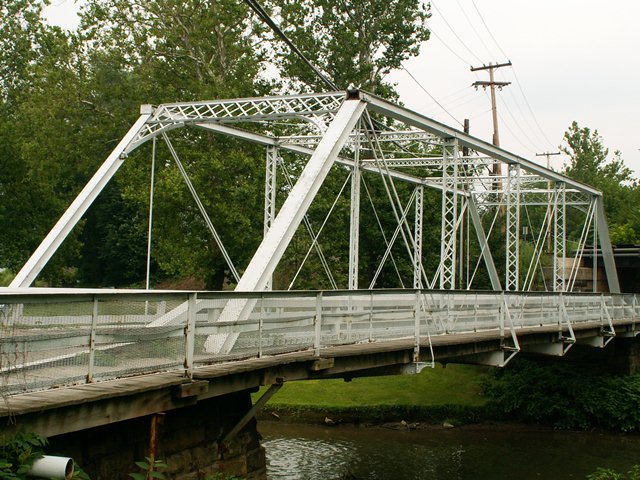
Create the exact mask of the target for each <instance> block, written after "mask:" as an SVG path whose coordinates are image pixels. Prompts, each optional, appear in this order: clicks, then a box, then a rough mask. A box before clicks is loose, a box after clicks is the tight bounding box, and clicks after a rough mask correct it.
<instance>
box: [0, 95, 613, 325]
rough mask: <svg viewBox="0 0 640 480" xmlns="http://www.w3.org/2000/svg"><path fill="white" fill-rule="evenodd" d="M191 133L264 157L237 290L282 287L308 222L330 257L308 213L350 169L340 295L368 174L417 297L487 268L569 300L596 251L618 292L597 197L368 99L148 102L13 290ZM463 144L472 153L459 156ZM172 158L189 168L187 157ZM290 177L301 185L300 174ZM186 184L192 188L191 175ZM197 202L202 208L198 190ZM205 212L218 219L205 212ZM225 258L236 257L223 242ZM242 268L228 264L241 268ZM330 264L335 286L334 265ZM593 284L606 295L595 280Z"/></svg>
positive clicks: (470, 283)
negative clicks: (256, 233)
mask: <svg viewBox="0 0 640 480" xmlns="http://www.w3.org/2000/svg"><path fill="white" fill-rule="evenodd" d="M374 118H375V119H376V120H375V121H374V120H373V119H374ZM252 123H253V124H254V125H255V127H252V131H249V130H247V129H246V125H248V124H252ZM381 125H389V126H381ZM189 126H191V127H195V128H198V129H201V130H204V131H208V132H212V133H215V134H222V135H228V136H231V137H234V138H238V139H243V140H245V141H248V142H252V143H255V144H258V145H262V146H264V147H265V148H266V175H265V179H266V181H265V189H264V192H265V203H264V238H263V240H262V243H261V244H260V246H259V247H258V249H257V251H256V252H255V254H254V256H253V258H252V260H251V261H250V262H249V264H248V265H246V266H239V267H240V268H239V269H238V277H239V279H238V282H237V287H236V289H237V290H239V291H262V290H265V289H268V288H270V287H271V278H272V275H273V272H274V270H275V268H276V266H277V264H278V262H279V260H280V259H281V257H282V255H283V253H284V252H285V250H286V248H287V246H288V245H289V243H290V241H291V239H292V237H293V235H294V233H295V232H296V230H297V229H298V226H299V225H300V224H301V223H304V224H305V225H306V227H307V229H308V230H309V232H310V234H311V237H312V239H313V242H314V243H316V242H317V243H318V247H317V248H316V251H317V253H318V255H320V256H321V257H323V255H322V250H321V249H320V246H319V244H320V243H321V241H322V239H321V238H318V235H317V234H316V233H314V232H315V231H314V229H313V227H312V226H311V225H310V223H309V221H308V219H307V218H306V213H307V211H308V209H309V207H310V205H311V204H312V203H313V201H314V199H315V196H316V194H317V193H318V191H319V189H320V188H321V186H322V184H323V182H324V180H325V178H326V177H327V174H328V173H329V171H330V169H332V168H345V167H346V168H347V169H348V170H349V171H350V179H351V195H350V218H351V222H350V242H349V245H350V251H349V254H348V258H349V267H348V278H346V279H334V281H333V282H332V285H334V286H335V287H341V286H346V287H347V288H349V289H357V288H358V287H359V282H358V278H359V277H361V275H362V272H360V271H359V253H360V248H361V242H359V235H360V216H361V214H362V213H361V208H360V204H361V193H364V192H366V193H367V195H369V192H368V190H367V188H366V180H367V178H371V176H379V177H380V178H381V179H382V182H383V184H384V188H385V191H386V193H387V197H388V202H389V206H390V207H391V208H392V209H393V213H394V218H395V220H396V222H397V225H396V226H395V229H396V231H395V233H393V234H392V233H391V232H387V234H385V232H382V236H383V238H384V241H385V242H386V246H387V250H388V254H387V255H385V259H384V260H383V261H387V260H389V261H392V262H394V254H393V253H392V247H393V242H394V241H395V240H396V238H400V239H401V241H402V242H404V248H405V251H406V255H407V257H408V258H409V263H410V265H412V266H413V278H412V279H406V281H407V284H410V283H412V284H413V286H414V288H422V287H423V286H424V287H427V288H433V287H434V286H436V285H437V286H438V287H439V288H441V289H456V288H460V287H461V286H462V288H466V289H473V288H474V286H475V285H476V283H474V282H476V281H477V278H478V277H479V276H480V273H478V272H482V271H484V272H486V275H488V278H489V280H490V284H491V286H492V288H493V289H496V290H500V289H503V288H504V289H505V290H535V289H545V288H546V289H547V290H552V291H556V292H564V291H571V290H573V289H575V288H576V285H577V284H576V278H577V277H578V270H579V268H578V264H579V262H580V260H581V258H582V255H583V253H584V251H585V249H587V248H593V247H594V246H595V245H599V247H600V251H601V252H602V257H603V261H604V266H605V270H606V273H607V280H608V284H609V290H610V291H611V292H619V285H618V280H617V275H616V272H615V264H614V261H613V253H612V248H611V243H610V240H609V233H608V228H607V224H606V219H605V217H604V210H603V207H602V195H601V193H600V192H599V191H597V190H595V189H593V188H591V187H589V186H588V185H584V184H581V183H579V182H576V181H574V180H571V179H569V178H567V177H565V176H563V175H561V174H560V173H557V172H555V171H552V170H548V169H546V168H544V167H542V166H540V165H538V164H536V163H534V162H533V161H530V160H527V159H525V158H522V157H520V156H517V155H514V154H512V153H510V152H507V151H505V150H502V149H500V148H498V147H495V146H493V145H491V144H489V143H487V142H484V141H482V140H480V139H477V138H475V137H472V136H470V135H468V134H466V133H463V132H461V131H459V130H456V129H453V128H451V127H448V126H446V125H444V124H441V123H439V122H436V121H434V120H432V119H430V118H428V117H425V116H423V115H420V114H418V113H416V112H412V111H410V110H407V109H405V108H403V107H400V106H398V105H395V104H393V103H390V102H388V101H386V100H383V99H381V98H378V97H376V96H374V95H370V94H368V93H365V92H362V91H348V92H330V93H322V94H309V95H290V96H274V97H264V98H249V99H233V100H216V101H205V102H187V103H174V104H164V105H159V106H157V107H153V106H150V105H145V106H143V107H142V108H141V116H140V118H139V119H138V120H137V122H136V123H135V124H134V125H133V126H132V128H131V129H130V130H129V132H128V133H127V134H126V135H125V137H124V138H123V139H122V141H121V142H120V143H119V144H118V146H117V147H116V148H115V149H114V151H113V152H112V153H111V155H109V157H108V158H107V160H106V161H105V162H104V164H103V165H102V166H101V167H100V168H99V169H98V171H97V172H96V174H95V175H94V177H93V178H92V179H91V180H90V181H89V182H88V183H87V185H86V186H85V188H84V189H83V190H82V192H81V193H80V194H79V195H78V197H77V198H76V199H75V200H74V202H73V203H72V204H71V206H70V207H69V208H68V210H67V211H66V212H65V213H64V215H63V216H62V217H61V218H60V220H59V221H58V223H57V224H56V225H55V226H54V227H53V228H52V230H51V231H50V233H49V234H48V235H47V237H46V238H45V239H44V240H43V242H42V243H41V245H40V246H39V247H38V249H37V250H36V251H35V252H34V254H33V255H32V257H31V258H30V259H29V260H28V262H27V263H26V264H25V265H24V267H23V268H22V270H21V271H20V272H19V273H18V275H17V276H16V278H15V280H14V281H13V283H12V285H11V286H12V287H26V286H30V285H31V284H32V283H33V281H34V280H35V278H36V276H37V275H38V274H39V272H40V271H41V270H42V268H43V267H44V265H45V264H46V263H47V261H48V260H49V259H50V258H51V256H52V255H53V254H54V253H55V251H56V250H57V249H58V247H59V246H60V244H61V243H62V242H63V241H64V239H65V237H66V236H67V235H68V234H69V232H70V231H71V229H72V228H73V227H74V226H75V224H76V223H77V222H78V221H79V220H80V218H81V217H82V215H83V214H84V213H85V212H86V210H87V209H88V208H89V206H90V205H91V203H92V202H93V201H94V200H95V198H96V197H97V196H98V195H99V193H100V192H101V191H102V189H103V188H104V186H105V185H106V184H107V183H108V182H109V180H110V179H111V178H112V177H113V175H114V174H115V173H116V172H117V170H118V169H119V167H120V166H121V165H122V164H123V162H125V161H126V159H127V158H128V156H129V155H131V154H132V153H133V151H134V150H135V149H136V148H138V147H140V146H141V145H143V144H144V143H145V142H147V141H149V140H151V139H155V138H162V139H163V140H165V141H166V143H167V144H168V145H170V141H169V138H168V133H169V132H171V131H174V130H178V129H181V128H183V127H189ZM274 132H278V133H277V134H276V133H274ZM172 134H173V133H172ZM463 148H464V149H465V152H466V151H468V152H470V153H468V154H467V153H465V155H464V156H463V155H461V152H462V149H463ZM284 152H289V153H288V154H291V153H292V154H294V155H297V156H298V157H300V156H302V157H303V158H308V160H307V162H306V165H305V166H304V169H303V170H302V172H301V174H300V176H299V178H298V180H297V183H295V184H292V185H291V186H290V188H288V189H287V190H288V191H289V194H288V197H287V198H286V200H285V201H284V203H283V204H282V205H277V198H276V191H277V189H278V181H280V182H282V180H279V175H278V173H277V172H278V165H281V166H282V167H283V168H285V169H286V165H285V164H284V162H285V160H283V156H282V153H284ZM173 153H174V152H173V150H172V154H173ZM174 159H175V162H176V164H177V165H180V160H179V158H177V155H174ZM496 163H498V164H504V165H505V167H503V168H502V169H501V171H502V172H504V173H503V174H501V175H500V176H495V175H493V173H492V172H493V170H494V169H493V166H494V165H495V164H496ZM334 165H335V166H339V167H334ZM285 171H286V170H285ZM284 177H287V178H288V179H290V175H284ZM185 181H187V182H189V181H188V177H186V174H185ZM397 182H407V183H409V184H411V185H412V186H413V188H412V191H413V195H412V199H411V200H410V201H409V202H407V199H406V198H405V199H402V198H401V195H399V194H398V189H397V188H396V183H397ZM361 186H364V188H363V189H361ZM425 188H426V190H425ZM429 191H432V192H436V193H435V195H440V197H441V211H440V213H439V216H440V218H437V217H436V218H433V215H434V212H433V211H432V210H433V209H431V210H430V209H428V208H427V199H428V198H432V197H426V195H430V194H431V193H430V192H429ZM192 194H193V197H194V199H195V200H196V201H197V202H199V200H198V194H197V193H196V192H195V191H192ZM411 205H414V208H415V214H414V215H415V216H414V219H413V220H412V218H411V217H412V215H409V207H411ZM201 210H202V209H201ZM202 213H203V216H205V217H206V212H204V211H203V212H202ZM429 215H431V218H428V216H429ZM376 219H377V214H376ZM207 220H208V221H207V225H208V226H209V228H210V230H211V232H212V234H214V235H216V236H217V234H216V233H215V232H216V230H215V227H214V223H215V219H207ZM377 221H378V223H379V224H380V222H379V219H377ZM426 222H429V223H430V224H432V225H434V224H435V225H438V224H439V225H440V229H441V231H440V238H441V248H440V258H439V259H438V261H437V262H430V264H437V265H438V268H437V270H436V271H431V272H427V271H425V267H424V265H425V262H424V261H423V260H424V259H423V252H424V251H425V250H428V249H425V248H424V247H425V245H423V235H424V225H425V224H426ZM411 223H413V225H411ZM380 225H381V224H380ZM381 226H382V225H381ZM471 231H475V235H471V234H470V233H469V232H471ZM575 232H578V233H577V234H576V233H575ZM570 235H573V237H571V238H569V237H570ZM574 237H575V238H574ZM469 238H476V239H477V243H475V242H473V243H474V244H475V246H473V245H470V244H469V241H468V240H467V239H469ZM387 239H390V241H388V240H387ZM216 241H220V240H219V238H216ZM523 242H524V243H528V244H530V245H531V246H532V248H528V249H526V250H527V251H530V250H533V254H532V255H529V256H530V257H531V258H528V257H527V258H521V255H522V252H523V249H522V248H521V245H522V244H523ZM220 243H221V242H220ZM548 245H552V248H551V249H549V248H548ZM221 251H223V252H224V251H225V250H224V248H223V247H222V245H221ZM428 251H433V249H431V250H428ZM396 255H397V253H396ZM496 256H500V257H504V258H505V260H504V270H503V271H500V270H502V267H501V269H500V270H499V269H497V268H496V265H495V264H494V262H493V258H494V257H496ZM231 260H232V259H230V258H227V261H228V263H229V265H230V267H231V269H232V270H235V268H234V267H233V266H232V263H231ZM323 266H324V267H325V269H328V270H329V271H328V275H329V276H330V277H332V274H331V272H330V268H329V262H327V261H326V259H325V260H324V261H323ZM521 266H523V267H522V271H521ZM525 267H526V268H525ZM525 269H526V272H525ZM396 270H397V268H396ZM465 272H466V273H465ZM545 272H547V273H546V274H545ZM548 272H551V273H550V274H549V273H548ZM545 275H547V276H548V278H546V277H545ZM463 277H465V278H463ZM594 277H595V274H594ZM368 281H369V280H368V279H367V282H368ZM401 282H402V279H401ZM373 283H375V282H373ZM403 284H404V283H403ZM593 284H594V288H595V284H596V282H595V281H594V282H593ZM372 286H374V285H373V284H372ZM335 287H334V288H335ZM252 308H253V305H252V304H251V302H247V301H230V302H229V303H228V304H227V306H226V307H225V309H224V311H223V312H222V315H221V318H222V319H226V320H228V319H233V318H239V317H242V316H243V315H245V313H246V312H247V311H250V310H251V309H252ZM184 310H185V312H186V308H185V309H184ZM167 322H170V320H167Z"/></svg>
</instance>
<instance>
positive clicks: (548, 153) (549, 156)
mask: <svg viewBox="0 0 640 480" xmlns="http://www.w3.org/2000/svg"><path fill="white" fill-rule="evenodd" d="M553 155H560V152H543V153H536V157H547V170H551V157H552V156H553ZM547 203H548V204H549V205H551V182H550V181H548V180H547ZM549 252H551V215H549V219H548V225H547V253H549Z"/></svg>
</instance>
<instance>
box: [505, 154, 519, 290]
mask: <svg viewBox="0 0 640 480" xmlns="http://www.w3.org/2000/svg"><path fill="white" fill-rule="evenodd" d="M505 197H506V204H507V216H506V217H507V218H506V222H507V225H506V226H507V228H506V234H507V235H506V245H505V247H506V248H505V250H506V265H505V290H518V289H519V286H520V284H519V277H520V242H519V240H520V165H518V164H511V165H509V166H508V169H507V185H506V191H505Z"/></svg>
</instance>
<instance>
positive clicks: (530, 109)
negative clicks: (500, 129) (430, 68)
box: [471, 0, 553, 145]
mask: <svg viewBox="0 0 640 480" xmlns="http://www.w3.org/2000/svg"><path fill="white" fill-rule="evenodd" d="M471 4H472V5H473V8H475V10H476V13H477V14H478V17H480V20H481V21H482V23H483V25H484V27H485V28H486V30H487V32H488V33H489V35H490V36H491V38H492V40H493V43H495V44H496V46H497V47H498V50H500V52H501V53H502V55H503V56H504V57H506V58H509V56H508V55H507V54H506V53H505V52H504V50H503V49H502V47H501V46H500V44H499V43H498V40H496V37H495V36H494V35H493V33H492V32H491V29H490V28H489V25H487V22H486V21H485V19H484V17H483V16H482V13H481V12H480V9H479V8H478V6H477V5H476V2H475V0H471ZM512 70H513V76H514V78H515V80H516V85H517V86H518V90H519V91H520V94H521V95H522V98H523V99H524V102H525V104H526V105H527V108H528V109H529V113H530V114H531V117H532V118H533V121H534V122H535V124H536V126H537V127H538V130H539V131H540V133H541V134H542V136H543V137H544V139H545V140H546V141H547V143H548V144H549V145H553V143H552V142H551V141H550V140H549V138H548V137H547V135H546V134H545V132H544V130H543V129H542V127H541V126H540V122H538V119H537V117H536V115H535V113H534V112H533V109H532V108H531V104H530V103H529V100H528V99H527V96H526V95H525V93H524V89H523V88H522V84H521V83H520V79H519V78H518V74H517V73H516V69H515V67H514V68H513V69H512Z"/></svg>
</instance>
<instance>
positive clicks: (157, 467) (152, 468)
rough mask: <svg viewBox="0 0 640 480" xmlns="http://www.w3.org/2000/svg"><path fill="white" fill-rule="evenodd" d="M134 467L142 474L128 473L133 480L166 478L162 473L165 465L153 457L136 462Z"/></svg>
mask: <svg viewBox="0 0 640 480" xmlns="http://www.w3.org/2000/svg"><path fill="white" fill-rule="evenodd" d="M136 466H137V467H138V468H139V469H140V470H141V471H142V473H130V474H129V476H130V477H131V478H133V480H151V479H154V478H155V479H158V480H164V479H165V478H166V476H165V474H164V473H163V472H164V471H165V470H166V469H167V464H166V463H164V462H163V461H162V460H159V459H156V458H154V457H153V456H149V457H145V460H144V461H138V462H136Z"/></svg>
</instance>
